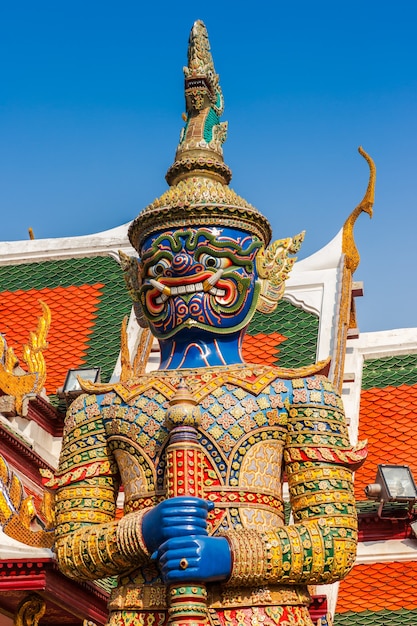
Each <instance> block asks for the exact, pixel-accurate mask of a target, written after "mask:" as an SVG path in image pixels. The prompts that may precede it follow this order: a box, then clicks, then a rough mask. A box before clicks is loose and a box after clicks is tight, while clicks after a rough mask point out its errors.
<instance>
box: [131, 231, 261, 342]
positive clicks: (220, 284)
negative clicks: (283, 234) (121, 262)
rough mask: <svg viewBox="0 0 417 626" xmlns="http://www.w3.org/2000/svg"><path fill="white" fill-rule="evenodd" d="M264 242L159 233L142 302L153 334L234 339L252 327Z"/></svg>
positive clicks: (145, 255) (234, 235)
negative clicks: (258, 263) (204, 334)
mask: <svg viewBox="0 0 417 626" xmlns="http://www.w3.org/2000/svg"><path fill="white" fill-rule="evenodd" d="M261 245H262V244H261V242H260V240H259V239H258V238H257V237H254V236H253V235H250V234H249V233H247V232H245V231H243V230H238V229H234V228H220V229H218V228H216V227H204V228H189V229H187V230H169V231H161V232H158V233H155V234H153V235H151V236H150V237H148V239H146V240H145V242H144V245H143V248H142V257H141V262H142V286H141V289H140V301H141V305H142V308H143V311H144V314H145V316H146V318H147V320H148V321H149V324H150V326H151V329H152V331H153V333H154V334H155V335H156V336H157V337H159V338H164V339H166V338H169V337H172V336H173V335H175V334H177V333H179V332H180V331H183V330H186V329H201V330H204V331H209V332H211V333H216V334H229V333H231V332H234V331H237V330H240V329H241V328H243V327H244V326H246V325H247V324H248V323H249V321H250V319H251V317H252V315H253V312H254V309H255V306H256V296H257V293H258V290H259V287H258V284H257V281H256V265H255V257H256V253H257V251H258V249H259V248H260V247H261Z"/></svg>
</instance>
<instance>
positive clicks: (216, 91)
mask: <svg viewBox="0 0 417 626" xmlns="http://www.w3.org/2000/svg"><path fill="white" fill-rule="evenodd" d="M184 75H185V87H184V91H185V106H186V111H187V118H186V124H185V127H184V128H183V129H182V131H181V136H180V143H179V145H178V148H177V153H176V155H175V162H174V164H173V165H172V166H171V167H170V168H169V170H168V172H167V175H166V180H167V182H168V184H169V185H175V184H176V183H177V182H178V181H180V180H183V179H185V178H188V177H190V176H193V175H195V174H196V173H197V172H201V173H204V174H205V175H206V176H208V177H210V178H213V179H214V180H218V181H219V182H221V183H225V184H228V183H229V182H230V180H231V177H232V173H231V171H230V169H229V168H228V167H227V165H225V164H224V162H223V150H222V144H223V143H224V141H225V140H226V136H227V122H221V121H220V116H221V115H222V113H223V110H224V101H223V94H222V90H221V87H220V83H219V76H218V74H216V70H215V69H214V63H213V58H212V56H211V52H210V43H209V39H208V34H207V29H206V27H205V25H204V24H203V22H202V21H201V20H198V21H197V22H195V23H194V25H193V27H192V29H191V33H190V38H189V40H188V66H187V67H184Z"/></svg>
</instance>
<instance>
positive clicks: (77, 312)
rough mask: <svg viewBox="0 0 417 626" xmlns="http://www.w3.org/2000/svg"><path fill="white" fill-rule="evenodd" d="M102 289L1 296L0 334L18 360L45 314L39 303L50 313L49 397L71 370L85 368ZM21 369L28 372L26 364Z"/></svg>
mask: <svg viewBox="0 0 417 626" xmlns="http://www.w3.org/2000/svg"><path fill="white" fill-rule="evenodd" d="M102 287H103V285H102V284H101V283H98V284H96V285H82V286H80V287H73V286H72V287H56V288H54V289H47V288H45V289H30V290H28V291H14V292H10V291H3V292H2V294H1V299H2V300H1V306H0V311H1V314H0V332H1V333H2V334H3V335H4V336H5V337H6V340H7V343H8V346H9V347H11V348H13V349H14V351H15V354H16V356H17V357H18V358H19V359H21V355H22V348H23V345H24V344H25V343H27V341H28V339H29V333H30V332H31V331H35V330H36V328H37V324H38V318H39V317H40V315H41V314H42V310H41V308H40V305H38V304H37V303H38V302H39V300H43V301H44V302H45V303H46V304H47V305H48V306H49V308H50V310H51V326H50V329H49V333H48V337H47V341H48V344H49V345H48V348H47V350H45V352H44V357H45V362H46V369H47V387H46V391H47V393H49V394H53V393H55V392H56V390H57V388H58V387H60V386H62V385H63V383H64V381H65V376H66V373H67V370H68V369H69V368H74V367H81V366H82V365H84V363H85V361H84V357H85V355H86V352H87V348H88V345H87V342H88V339H89V336H90V334H91V332H92V328H93V326H94V320H95V317H96V312H97V306H98V303H99V301H100V297H101V291H100V290H101V288H102ZM63 338H65V344H64V345H65V349H64V350H63V348H62V346H63ZM22 367H23V368H24V369H26V366H25V364H24V363H22Z"/></svg>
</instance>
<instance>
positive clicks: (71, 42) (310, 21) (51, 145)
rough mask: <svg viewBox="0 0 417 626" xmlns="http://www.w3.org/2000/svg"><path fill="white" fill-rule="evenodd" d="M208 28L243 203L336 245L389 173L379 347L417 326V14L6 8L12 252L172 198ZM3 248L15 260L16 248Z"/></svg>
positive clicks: (186, 7)
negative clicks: (192, 43)
mask: <svg viewBox="0 0 417 626" xmlns="http://www.w3.org/2000/svg"><path fill="white" fill-rule="evenodd" d="M195 19H203V20H204V22H205V23H206V25H207V28H208V31H209V36H210V42H211V47H212V52H213V56H214V61H215V66H216V70H217V72H218V73H219V74H220V79H221V85H222V88H223V92H224V96H225V102H226V109H225V115H224V119H225V120H228V122H229V137H228V140H227V143H226V144H225V160H226V162H227V163H228V165H229V166H230V167H231V168H232V170H233V174H234V176H233V180H232V184H231V186H232V187H233V188H234V189H235V190H236V191H237V192H238V193H239V194H240V195H242V196H244V197H245V198H246V199H247V200H248V201H250V202H251V203H252V204H254V205H255V206H257V207H258V208H259V209H260V210H261V211H262V212H263V213H264V214H265V215H266V216H267V217H268V218H269V220H270V221H271V224H272V226H273V230H274V236H275V237H276V238H279V237H282V236H287V235H291V234H295V233H297V232H299V231H300V230H303V229H305V230H306V231H307V236H306V241H305V243H304V245H303V249H302V252H301V253H300V255H299V257H300V258H303V257H305V256H308V255H310V254H312V253H313V252H315V251H316V250H317V249H319V248H320V247H322V246H323V245H324V244H326V243H327V242H328V241H329V240H330V239H331V238H332V237H333V236H334V235H335V234H336V232H337V231H338V230H339V228H340V227H341V226H342V224H343V222H344V220H345V219H346V217H347V216H348V215H349V213H350V212H351V211H352V209H353V208H354V207H355V206H356V204H357V203H358V202H359V201H360V199H361V198H362V195H363V193H364V190H365V188H366V184H367V178H368V169H367V165H366V163H365V162H364V161H363V160H362V158H361V157H360V156H359V155H358V154H357V147H358V146H359V145H363V147H364V148H365V149H366V150H367V151H368V152H369V153H370V154H371V156H372V157H373V158H374V160H375V162H376V166H377V193H376V202H375V207H374V211H375V213H374V218H373V220H369V218H368V216H366V215H362V216H361V218H360V219H359V220H358V222H357V224H356V241H357V244H358V247H359V250H360V252H361V258H362V260H361V264H360V266H359V268H358V270H357V272H356V275H355V278H356V280H363V281H364V283H365V297H364V298H362V299H361V301H360V302H358V318H359V326H360V329H361V330H362V331H366V330H382V329H389V328H400V327H407V326H408V327H410V326H417V313H416V310H417V295H416V279H415V271H416V268H417V241H416V219H417V218H416V212H417V206H416V205H417V200H416V198H417V106H416V105H417V37H416V23H417V3H415V2H414V1H412V0H408V1H407V0H404V1H401V0H400V1H399V2H393V1H392V0H390V1H387V0H379V1H378V0H368V1H366V2H365V1H364V0H361V1H357V0H349V2H348V1H347V0H346V1H344V2H343V1H341V2H335V1H334V0H332V1H323V2H321V1H320V0H317V1H315V2H313V1H311V0H300V1H296V0H295V1H292V2H288V1H286V2H282V1H279V0H276V1H275V2H274V1H272V0H271V1H270V2H264V1H262V0H258V2H254V3H243V2H235V1H225V2H224V3H222V4H219V3H209V2H205V3H190V2H188V3H187V2H185V3H179V2H175V3H172V2H169V3H168V2H141V1H140V0H136V1H133V0H125V1H124V2H118V3H116V2H114V1H112V2H110V1H108V0H101V1H100V2H98V1H96V0H88V1H85V0H83V2H81V1H80V0H72V1H71V2H68V1H65V0H60V1H59V2H57V1H56V0H53V1H50V0H48V1H42V0H39V2H33V1H30V2H29V1H28V0H23V1H21V2H16V3H13V2H10V3H6V2H4V3H2V7H1V9H0V53H1V59H2V62H1V69H0V133H1V147H0V215H1V232H0V240H2V241H9V240H19V239H26V238H27V236H28V235H27V229H28V227H29V226H32V227H33V229H34V232H35V236H36V238H38V239H39V238H45V237H60V236H64V235H81V234H88V233H93V232H98V231H102V230H106V229H108V228H112V227H114V226H118V225H120V224H122V223H124V222H127V221H129V220H130V219H132V218H134V217H135V216H136V215H137V214H138V213H139V211H140V210H141V209H142V208H144V207H145V206H146V205H147V204H148V203H149V202H151V201H152V200H153V199H154V198H155V197H156V196H158V195H160V194H161V193H162V192H163V191H164V189H165V188H166V183H165V180H164V175H165V172H166V170H167V168H168V167H169V165H170V164H171V163H172V161H173V157H174V152H175V148H176V145H177V142H178V136H179V131H180V128H181V126H182V120H181V113H182V111H183V110H184V102H183V74H182V67H183V65H184V64H185V62H186V51H187V41H188V34H189V30H190V28H191V25H192V23H193V21H194V20H195ZM0 245H1V244H0Z"/></svg>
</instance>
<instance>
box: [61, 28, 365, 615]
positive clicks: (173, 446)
mask: <svg viewBox="0 0 417 626" xmlns="http://www.w3.org/2000/svg"><path fill="white" fill-rule="evenodd" d="M185 99H186V107H187V119H186V123H185V128H184V129H183V131H182V134H181V138H180V143H179V146H178V149H177V153H176V158H175V162H174V164H173V165H172V166H171V168H170V169H169V171H168V173H167V177H166V178H167V181H168V183H169V186H170V187H169V189H168V191H167V192H166V193H164V194H163V195H162V197H160V198H159V199H157V200H155V201H154V202H153V203H152V204H151V205H149V206H148V207H147V208H146V209H145V210H144V211H142V213H140V214H139V216H138V217H137V218H136V220H135V221H134V222H133V223H132V225H131V227H130V230H129V237H130V240H131V242H132V244H133V246H134V247H135V248H136V250H137V251H138V254H139V260H137V259H129V258H127V257H125V258H124V259H122V263H123V265H124V269H125V272H126V277H127V281H128V284H129V289H130V292H131V294H132V296H133V299H134V300H135V307H136V310H137V314H138V320H139V322H140V324H141V325H142V326H147V327H148V328H149V329H150V331H151V332H152V334H153V335H154V336H155V337H157V339H158V341H159V344H160V349H161V365H160V369H159V370H158V371H154V372H150V373H146V372H142V373H141V374H139V375H137V376H136V377H134V376H132V377H130V378H129V379H126V377H125V379H122V380H121V382H119V383H115V384H107V385H104V384H103V385H100V384H95V385H94V384H92V383H91V384H87V383H86V384H85V385H84V389H85V391H86V393H85V394H83V395H82V396H80V397H79V398H77V399H76V400H75V401H74V402H73V404H72V405H71V407H70V409H69V411H68V415H67V419H66V426H65V434H64V440H63V448H62V454H61V460H60V466H59V471H58V473H57V476H56V477H55V478H54V479H52V480H51V481H50V483H49V485H50V486H51V487H54V488H55V490H56V517H57V542H56V550H57V557H58V562H59V565H60V567H61V569H62V571H63V572H65V573H66V574H67V575H68V576H70V577H72V578H75V579H77V580H82V579H85V580H86V579H99V578H105V577H109V576H115V575H117V577H118V579H117V580H118V583H117V587H116V588H115V589H114V592H113V594H112V596H111V599H110V604H109V611H110V613H109V624H110V625H111V626H130V625H133V624H134V625H135V626H136V625H137V624H139V625H141V626H142V625H143V626H163V625H165V624H166V623H167V622H168V621H169V622H170V623H171V624H173V623H176V624H181V625H184V626H185V625H187V626H191V625H194V624H195V625H198V624H201V625H202V624H206V623H209V622H211V623H212V624H214V625H216V626H223V625H224V626H226V625H227V626H229V625H230V626H232V625H233V626H260V625H264V626H277V625H280V624H281V625H283V624H285V625H290V624H296V625H299V626H302V625H303V626H307V625H310V626H311V624H312V621H311V619H310V617H309V611H308V606H309V602H310V597H309V593H308V589H307V585H315V584H320V583H330V582H333V581H337V580H340V579H341V578H343V577H344V576H346V574H347V573H348V572H349V570H350V569H351V567H352V565H353V563H354V559H355V551H356V541H357V522H356V513H355V502H354V497H353V488H352V472H353V471H354V470H355V469H356V468H357V467H358V466H359V465H360V463H361V461H362V460H363V458H364V456H365V451H364V448H363V446H358V447H357V448H356V449H353V448H352V447H351V446H350V443H349V439H348V434H347V429H346V424H345V419H344V414H343V406H342V402H341V399H340V397H339V395H338V393H337V392H336V391H335V389H334V388H333V387H332V384H331V383H330V382H329V380H328V379H327V378H326V377H325V376H323V375H322V374H321V370H322V364H317V365H312V366H311V367H306V368H303V369H299V370H288V369H282V368H279V367H274V366H269V365H254V364H250V363H245V362H244V361H243V359H242V352H241V347H242V340H243V336H244V333H245V329H246V327H247V326H248V324H249V322H250V320H251V318H252V316H253V314H254V312H255V310H256V309H257V308H258V309H259V310H261V311H262V312H263V313H265V314H267V313H268V312H269V311H271V310H273V309H274V308H275V307H276V305H277V302H278V300H279V298H280V297H281V295H282V291H283V284H284V280H285V278H286V275H287V273H288V272H289V270H290V267H291V265H292V262H293V259H290V258H289V257H288V255H289V254H292V253H294V252H295V251H296V250H297V248H298V246H299V244H300V240H301V236H299V237H298V238H294V239H287V240H281V241H279V242H275V243H274V244H272V245H269V244H270V239H271V231H270V226H269V224H268V222H267V220H266V219H265V217H263V216H262V215H261V214H260V213H259V212H258V211H257V210H256V209H255V208H254V207H252V206H251V205H250V204H248V203H247V202H246V201H245V200H243V199H242V198H241V197H239V196H238V195H236V194H235V193H234V192H233V191H232V190H231V189H230V188H229V186H228V183H229V181H230V178H231V172H230V170H229V168H228V167H227V166H226V165H225V163H224V161H223V156H222V143H223V141H224V140H225V138H226V124H225V123H221V122H220V119H219V118H220V115H221V114H222V111H223V96H222V92H221V89H220V86H219V79H218V76H217V75H216V73H215V70H214V66H213V61H212V58H211V54H210V48H209V43H208V38H207V32H206V29H205V26H204V24H202V22H196V23H195V24H194V26H193V29H192V31H191V35H190V42H189V51H188V66H187V67H186V68H185ZM144 332H145V331H144ZM259 356H260V358H261V356H262V355H259ZM284 475H285V477H286V479H287V480H288V485H289V494H290V501H291V509H292V521H291V523H286V522H285V516H284V503H283V496H282V484H283V480H284ZM121 485H122V486H123V489H124V515H123V516H122V517H121V518H118V517H117V516H116V499H117V497H118V493H119V488H120V486H121Z"/></svg>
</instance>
